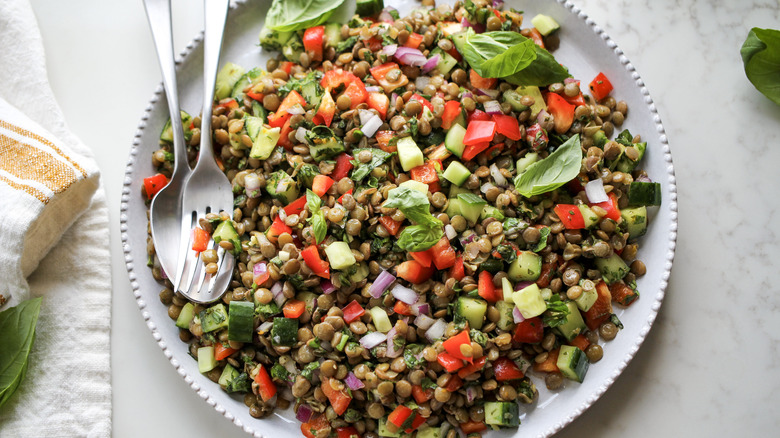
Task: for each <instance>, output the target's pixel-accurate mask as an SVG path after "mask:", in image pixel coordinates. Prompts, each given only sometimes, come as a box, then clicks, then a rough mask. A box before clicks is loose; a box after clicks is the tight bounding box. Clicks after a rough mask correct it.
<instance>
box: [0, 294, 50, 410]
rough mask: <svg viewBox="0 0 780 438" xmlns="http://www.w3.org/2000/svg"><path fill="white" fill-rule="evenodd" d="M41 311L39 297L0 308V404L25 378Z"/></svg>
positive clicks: (0, 404)
mask: <svg viewBox="0 0 780 438" xmlns="http://www.w3.org/2000/svg"><path fill="white" fill-rule="evenodd" d="M40 311H41V298H35V299H32V300H27V301H25V302H23V303H21V304H19V305H18V306H16V307H12V308H10V309H8V310H5V311H3V312H0V333H2V334H3V335H2V336H0V407H2V406H3V405H4V404H5V403H6V402H7V401H8V399H10V398H11V395H13V393H14V392H15V391H16V389H17V388H18V387H19V384H20V383H21V382H22V380H23V379H24V376H25V373H26V371H27V360H28V358H29V356H30V350H31V349H32V344H33V341H34V340H35V325H36V323H37V322H38V314H39V313H40Z"/></svg>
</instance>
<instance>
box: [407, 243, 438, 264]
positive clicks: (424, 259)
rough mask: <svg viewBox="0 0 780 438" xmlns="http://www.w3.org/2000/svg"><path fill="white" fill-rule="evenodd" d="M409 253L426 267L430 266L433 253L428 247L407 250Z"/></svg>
mask: <svg viewBox="0 0 780 438" xmlns="http://www.w3.org/2000/svg"><path fill="white" fill-rule="evenodd" d="M409 255H410V256H412V258H413V259H415V260H417V262H418V263H419V264H421V265H423V266H425V267H426V268H430V267H431V263H433V253H432V252H431V249H430V248H429V249H426V250H425V251H415V252H409Z"/></svg>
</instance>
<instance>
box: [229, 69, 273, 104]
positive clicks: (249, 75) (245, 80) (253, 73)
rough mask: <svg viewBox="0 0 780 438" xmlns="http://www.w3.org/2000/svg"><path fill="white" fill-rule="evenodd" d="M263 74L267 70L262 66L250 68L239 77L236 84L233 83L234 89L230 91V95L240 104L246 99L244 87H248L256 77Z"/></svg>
mask: <svg viewBox="0 0 780 438" xmlns="http://www.w3.org/2000/svg"><path fill="white" fill-rule="evenodd" d="M263 75H265V70H263V69H262V68H260V67H255V68H253V69H252V70H249V71H248V72H246V73H245V74H244V75H242V76H241V77H240V78H239V79H238V81H237V82H236V84H235V85H233V91H232V92H231V93H230V97H232V98H233V99H236V101H237V102H238V103H239V104H240V103H241V102H243V101H244V96H245V94H244V88H246V87H248V86H249V84H252V83H254V81H255V79H257V78H259V77H262V76H263Z"/></svg>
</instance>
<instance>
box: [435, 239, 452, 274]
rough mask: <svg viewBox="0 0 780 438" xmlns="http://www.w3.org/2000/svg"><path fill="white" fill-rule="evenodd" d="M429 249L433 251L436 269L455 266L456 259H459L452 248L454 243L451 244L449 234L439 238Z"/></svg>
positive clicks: (441, 269)
mask: <svg viewBox="0 0 780 438" xmlns="http://www.w3.org/2000/svg"><path fill="white" fill-rule="evenodd" d="M429 251H431V253H432V255H433V264H434V265H436V269H438V270H440V271H443V270H445V269H449V268H451V267H453V266H455V259H457V257H458V256H457V254H456V253H455V250H454V249H453V248H452V245H450V241H449V239H447V236H444V237H442V238H441V239H439V241H438V242H437V243H436V245H433V247H431V248H430V249H429Z"/></svg>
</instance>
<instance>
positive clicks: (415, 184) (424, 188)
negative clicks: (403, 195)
mask: <svg viewBox="0 0 780 438" xmlns="http://www.w3.org/2000/svg"><path fill="white" fill-rule="evenodd" d="M398 187H408V188H410V189H412V190H417V191H418V192H420V193H422V194H423V195H427V194H428V184H425V183H421V182H420V181H415V180H413V179H410V180H406V181H404V182H402V183H401V184H399V185H398Z"/></svg>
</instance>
